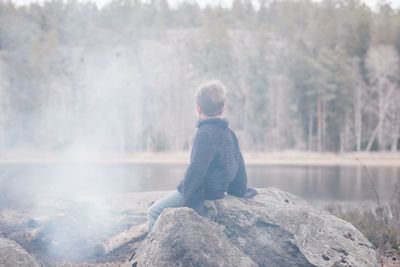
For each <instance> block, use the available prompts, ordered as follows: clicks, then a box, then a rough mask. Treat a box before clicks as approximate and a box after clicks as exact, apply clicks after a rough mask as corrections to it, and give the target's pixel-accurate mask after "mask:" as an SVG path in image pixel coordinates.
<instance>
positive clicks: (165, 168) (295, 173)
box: [0, 163, 400, 206]
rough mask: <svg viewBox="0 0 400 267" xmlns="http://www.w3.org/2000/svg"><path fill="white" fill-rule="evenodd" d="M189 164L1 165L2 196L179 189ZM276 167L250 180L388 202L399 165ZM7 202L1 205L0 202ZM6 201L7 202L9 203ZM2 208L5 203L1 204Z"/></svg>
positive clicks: (324, 197)
mask: <svg viewBox="0 0 400 267" xmlns="http://www.w3.org/2000/svg"><path fill="white" fill-rule="evenodd" d="M186 167H187V165H185V164H101V165H100V164H54V163H53V164H10V165H1V166H0V168H1V169H0V194H3V198H1V197H0V200H1V199H3V200H2V201H5V200H4V199H7V196H8V199H11V200H21V199H25V198H26V199H29V197H30V196H65V197H68V196H70V195H73V196H85V195H88V194H92V193H96V194H112V193H120V192H143V191H158V190H173V189H175V187H176V185H177V184H178V182H179V180H180V179H181V177H183V175H184V172H185V169H186ZM368 171H369V172H370V174H371V177H369V176H368V175H367V172H366V170H364V169H362V168H361V167H354V166H350V167H349V166H271V165H248V166H247V173H248V184H249V185H250V186H253V187H270V186H273V187H277V188H279V189H282V190H285V191H288V192H291V193H293V194H296V195H298V196H301V197H303V198H305V199H307V200H317V201H319V200H321V201H368V200H375V194H374V192H373V190H372V189H373V188H374V187H375V188H376V190H377V192H378V194H379V196H380V198H381V199H382V200H388V199H389V198H390V197H391V196H392V194H393V190H394V186H395V185H396V184H398V185H400V168H399V167H368ZM0 204H1V203H0ZM3 204H4V203H3ZM0 206H1V205H0Z"/></svg>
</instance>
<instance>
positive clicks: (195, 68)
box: [0, 0, 400, 153]
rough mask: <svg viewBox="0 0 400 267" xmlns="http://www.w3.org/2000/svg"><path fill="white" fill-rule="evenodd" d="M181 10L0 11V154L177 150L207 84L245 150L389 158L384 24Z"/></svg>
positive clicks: (161, 6)
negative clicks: (217, 83) (214, 83)
mask: <svg viewBox="0 0 400 267" xmlns="http://www.w3.org/2000/svg"><path fill="white" fill-rule="evenodd" d="M191 2H192V3H183V4H181V5H180V6H179V7H177V8H170V7H169V6H168V4H167V2H166V1H165V0H159V1H157V0H152V1H146V3H142V2H140V1H134V0H131V1H129V0H121V1H113V2H111V3H109V4H107V5H106V6H105V7H104V8H101V9H99V8H97V7H96V5H94V4H93V3H83V2H79V1H67V2H66V3H65V2H63V1H52V2H46V3H44V4H43V5H36V4H32V5H30V6H20V7H16V6H14V5H13V4H12V3H4V2H0V151H1V152H8V151H20V150H24V151H38V150H40V151H64V152H65V151H67V152H68V151H70V150H71V151H75V150H76V149H81V150H87V149H90V150H92V149H98V150H102V151H112V152H121V153H131V152H135V151H161V150H166V151H177V150H187V149H190V146H191V142H192V137H193V133H194V131H195V119H196V118H195V116H194V103H193V101H194V98H193V92H194V90H195V88H196V86H197V85H198V84H199V83H200V82H202V81H204V80H207V79H210V78H217V79H220V80H221V81H223V82H224V83H225V84H226V85H227V87H228V89H229V104H228V106H227V113H228V118H229V121H230V125H231V127H232V128H234V129H235V130H236V132H237V133H238V135H239V138H240V142H241V146H242V148H243V149H245V150H254V151H271V150H285V149H294V150H313V151H360V150H365V151H372V150H380V151H383V150H390V151H398V150H400V140H399V139H400V83H399V81H400V68H399V67H400V65H399V51H400V14H399V12H398V11H396V10H393V9H391V7H390V6H388V5H383V6H381V7H380V8H379V10H376V11H372V10H371V9H370V8H368V7H367V6H366V5H364V4H362V3H360V2H359V1H357V0H337V1H336V0H326V1H323V2H322V3H315V2H312V1H308V0H302V1H301V0H300V1H289V0H286V1H285V0H283V1H282V0H279V1H265V0H264V1H261V7H260V8H257V9H255V8H253V6H252V4H251V1H250V0H242V1H240V0H236V1H234V3H233V6H232V8H222V7H212V8H211V7H209V8H204V9H201V8H199V6H198V5H197V4H196V3H195V2H194V1H191Z"/></svg>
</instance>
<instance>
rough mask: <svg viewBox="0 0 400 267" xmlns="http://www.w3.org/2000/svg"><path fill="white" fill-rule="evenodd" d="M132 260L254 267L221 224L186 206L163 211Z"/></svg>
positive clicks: (145, 263) (150, 263)
mask: <svg viewBox="0 0 400 267" xmlns="http://www.w3.org/2000/svg"><path fill="white" fill-rule="evenodd" d="M135 259H136V261H137V262H138V263H139V266H160V267H161V266H182V267H190V266H210V267H211V266H227V267H228V266H243V267H247V266H248V267H253V266H254V267H255V266H257V264H255V263H254V262H253V261H252V260H251V259H250V258H249V257H247V256H246V255H244V254H243V252H241V251H240V250H239V249H238V248H237V247H236V246H234V245H233V244H232V243H231V242H230V241H229V240H228V238H227V237H226V236H225V234H224V233H223V231H222V229H221V228H220V226H218V225H217V224H215V223H212V222H211V221H209V220H207V219H205V218H202V217H200V216H199V215H198V214H197V213H196V212H195V211H193V210H192V209H189V208H179V209H166V210H164V211H163V213H162V216H161V217H160V219H159V220H157V223H156V224H155V226H154V231H153V232H152V233H151V234H150V235H149V236H148V237H147V238H146V240H145V241H144V242H143V243H142V245H141V246H140V248H139V249H138V251H137V253H136V257H135Z"/></svg>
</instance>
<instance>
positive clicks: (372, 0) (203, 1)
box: [0, 0, 400, 9]
mask: <svg viewBox="0 0 400 267" xmlns="http://www.w3.org/2000/svg"><path fill="white" fill-rule="evenodd" d="M0 1H4V0H0ZM11 1H12V2H14V3H16V4H18V5H25V4H29V3H32V2H43V1H47V0H11ZM78 1H81V2H95V3H96V4H97V6H98V7H102V6H104V5H105V4H107V3H108V2H109V1H110V0H78ZM183 1H197V2H198V3H199V5H200V6H201V7H204V6H207V5H215V4H218V3H221V4H222V5H223V6H229V5H230V3H231V2H232V1H233V0H168V2H169V3H170V4H171V5H176V4H177V3H180V2H183ZM316 1H323V0H316ZM361 1H362V2H364V3H366V4H367V5H369V6H370V7H371V8H376V7H377V4H378V3H379V2H381V3H382V2H384V3H390V4H391V5H392V7H393V8H396V9H397V8H400V0H361Z"/></svg>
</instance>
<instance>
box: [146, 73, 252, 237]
mask: <svg viewBox="0 0 400 267" xmlns="http://www.w3.org/2000/svg"><path fill="white" fill-rule="evenodd" d="M225 100H226V88H225V86H224V85H223V84H222V83H221V82H220V81H216V80H214V81H209V82H207V83H204V84H202V85H200V87H199V88H198V89H197V91H196V114H197V116H198V119H199V121H198V123H197V127H198V130H197V132H196V136H195V138H194V142H193V147H192V152H191V155H190V164H189V167H188V168H187V170H186V173H185V176H184V178H183V179H182V181H181V182H180V183H179V185H178V186H177V190H175V191H173V192H171V193H169V194H168V195H167V196H165V197H164V198H162V199H160V200H158V201H157V202H155V203H154V204H153V205H152V206H151V207H150V209H149V212H148V227H149V233H150V232H151V231H152V229H153V226H154V223H155V221H156V220H157V218H158V217H159V216H160V214H161V212H162V211H163V209H165V208H172V207H189V208H192V209H194V210H195V211H196V212H197V213H198V214H200V215H203V202H204V200H215V199H221V198H223V197H224V196H225V192H227V193H228V194H230V195H234V196H237V197H246V195H247V194H246V191H247V174H246V168H245V165H244V161H243V156H242V153H241V152H240V149H239V144H238V140H237V138H236V136H235V134H234V133H233V131H232V130H231V129H230V128H229V127H228V121H227V120H225V119H223V118H221V115H222V113H223V112H224V110H225ZM247 193H248V197H251V196H253V195H255V194H256V191H255V190H254V189H248V191H247Z"/></svg>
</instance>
